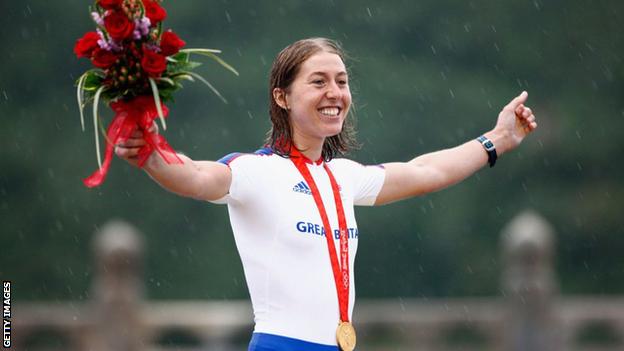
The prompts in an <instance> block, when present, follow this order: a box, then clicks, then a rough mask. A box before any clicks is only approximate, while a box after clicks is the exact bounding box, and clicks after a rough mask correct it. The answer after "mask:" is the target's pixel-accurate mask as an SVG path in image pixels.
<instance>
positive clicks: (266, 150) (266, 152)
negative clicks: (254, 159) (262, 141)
mask: <svg viewBox="0 0 624 351" xmlns="http://www.w3.org/2000/svg"><path fill="white" fill-rule="evenodd" d="M254 154H256V155H273V149H271V148H270V147H268V146H267V147H263V148H262V149H258V150H256V152H254Z"/></svg>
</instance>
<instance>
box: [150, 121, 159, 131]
mask: <svg viewBox="0 0 624 351" xmlns="http://www.w3.org/2000/svg"><path fill="white" fill-rule="evenodd" d="M148 132H150V133H158V124H156V122H154V123H152V126H151V127H150V128H149V129H148Z"/></svg>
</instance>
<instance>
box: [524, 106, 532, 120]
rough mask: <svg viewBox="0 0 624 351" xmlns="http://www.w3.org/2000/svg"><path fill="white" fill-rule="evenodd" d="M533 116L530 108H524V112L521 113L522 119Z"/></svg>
mask: <svg viewBox="0 0 624 351" xmlns="http://www.w3.org/2000/svg"><path fill="white" fill-rule="evenodd" d="M532 115H533V111H531V109H530V108H528V107H525V108H524V110H523V111H522V117H524V118H529V116H532Z"/></svg>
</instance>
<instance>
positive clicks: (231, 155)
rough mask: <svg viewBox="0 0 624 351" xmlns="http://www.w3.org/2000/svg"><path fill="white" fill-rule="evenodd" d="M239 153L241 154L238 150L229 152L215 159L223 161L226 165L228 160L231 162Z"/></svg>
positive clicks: (228, 162)
mask: <svg viewBox="0 0 624 351" xmlns="http://www.w3.org/2000/svg"><path fill="white" fill-rule="evenodd" d="M240 155H242V153H240V152H232V153H231V154H227V155H225V156H223V157H221V158H220V159H218V160H217V162H219V163H223V164H224V165H226V166H228V165H229V164H230V162H232V161H233V160H234V159H235V158H237V157H238V156H240Z"/></svg>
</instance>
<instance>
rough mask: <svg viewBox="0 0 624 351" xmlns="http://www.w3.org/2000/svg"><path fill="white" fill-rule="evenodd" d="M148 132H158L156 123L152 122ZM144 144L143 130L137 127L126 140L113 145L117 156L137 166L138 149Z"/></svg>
mask: <svg viewBox="0 0 624 351" xmlns="http://www.w3.org/2000/svg"><path fill="white" fill-rule="evenodd" d="M149 132H151V133H158V126H157V125H156V123H154V124H152V126H151V127H150V129H149ZM146 144H147V142H146V141H145V139H143V131H142V130H140V129H137V130H135V131H134V132H132V134H131V135H130V137H129V138H128V139H127V140H125V141H123V142H120V143H118V144H117V145H115V155H117V156H119V158H121V159H123V160H126V162H128V163H130V164H131V165H133V166H135V167H139V158H138V155H139V150H140V149H141V148H142V147H143V146H145V145H146Z"/></svg>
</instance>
